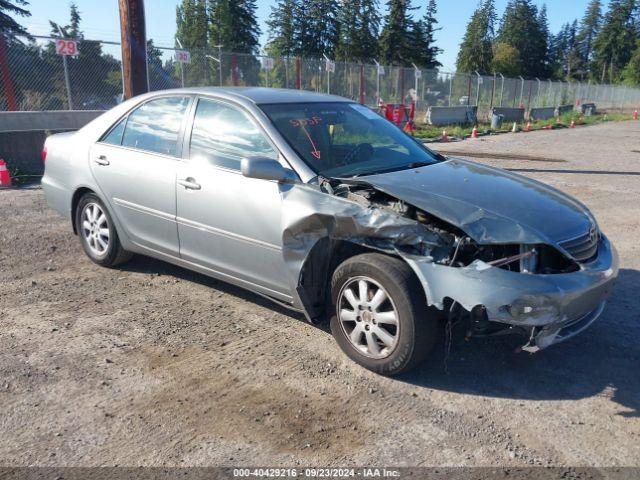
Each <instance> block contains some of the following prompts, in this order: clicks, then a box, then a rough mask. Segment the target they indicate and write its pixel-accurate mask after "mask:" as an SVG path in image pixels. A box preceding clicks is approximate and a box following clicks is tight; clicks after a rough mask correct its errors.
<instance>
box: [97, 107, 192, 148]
mask: <svg viewBox="0 0 640 480" xmlns="http://www.w3.org/2000/svg"><path fill="white" fill-rule="evenodd" d="M188 104H189V98H188V97H165V98H158V99H156V100H151V101H149V102H147V103H145V104H143V105H142V106H140V107H138V109H137V110H134V111H133V112H132V113H131V114H130V115H129V118H128V120H127V125H126V127H125V129H124V135H123V136H122V145H123V146H125V147H131V148H138V149H140V150H146V151H149V152H154V153H162V154H164V155H176V153H177V150H178V134H179V133H180V125H181V124H182V119H183V117H184V113H185V111H186V109H187V105H188ZM105 140H106V139H105Z"/></svg>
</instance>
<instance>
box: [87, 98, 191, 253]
mask: <svg viewBox="0 0 640 480" xmlns="http://www.w3.org/2000/svg"><path fill="white" fill-rule="evenodd" d="M190 102H191V98H190V97H188V96H167V97H160V98H155V99H153V100H149V101H148V102H145V103H144V104H142V105H141V106H139V107H137V108H136V109H135V110H133V111H132V112H131V113H130V114H129V115H128V116H127V117H125V118H124V119H122V120H121V121H120V122H119V123H118V124H116V125H115V126H114V127H113V128H112V129H111V131H110V132H109V133H107V135H105V136H104V137H103V138H102V139H101V141H99V142H98V143H96V144H95V145H94V146H93V147H92V149H91V153H90V155H91V158H90V163H91V171H92V172H93V175H94V177H95V179H96V181H97V183H98V185H99V187H100V189H101V190H102V192H103V194H104V197H105V198H106V199H107V201H108V202H109V203H110V205H111V208H112V209H113V211H115V213H116V216H117V218H118V219H119V220H120V223H121V224H122V227H123V228H124V229H125V231H126V234H127V236H128V237H129V238H130V239H131V240H132V241H133V242H135V243H137V244H139V245H141V246H143V247H147V248H150V249H153V250H156V251H159V252H162V253H165V254H170V255H173V256H178V250H179V247H178V231H177V226H176V170H177V165H178V164H179V163H180V162H181V160H180V156H181V151H180V145H182V141H181V135H182V132H183V131H184V123H185V121H186V118H187V115H186V113H187V110H188V107H189V105H190Z"/></svg>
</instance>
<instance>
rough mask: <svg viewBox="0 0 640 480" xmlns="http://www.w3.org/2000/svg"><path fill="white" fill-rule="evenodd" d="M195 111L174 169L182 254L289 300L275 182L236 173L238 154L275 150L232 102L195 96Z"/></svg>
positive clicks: (263, 153)
mask: <svg viewBox="0 0 640 480" xmlns="http://www.w3.org/2000/svg"><path fill="white" fill-rule="evenodd" d="M194 110H195V115H194V118H193V125H192V129H191V133H190V135H188V136H187V137H186V138H185V145H188V147H185V148H188V149H189V150H188V151H187V152H185V155H184V156H185V157H186V158H185V160H186V161H185V162H183V163H182V164H181V165H180V167H179V169H178V176H177V183H178V187H177V221H178V232H179V236H180V256H181V257H182V258H183V259H185V260H187V261H191V262H195V263H198V264H200V265H203V266H205V267H207V268H210V269H213V270H215V271H216V272H218V273H221V274H222V275H223V276H225V275H226V276H229V277H233V278H235V279H240V280H242V281H244V282H246V283H247V284H249V285H247V286H248V287H251V288H254V289H258V290H261V291H263V292H264V293H267V294H270V295H273V296H276V297H279V298H281V299H283V300H289V299H290V297H289V295H288V293H289V285H288V282H287V277H286V274H285V268H284V260H283V257H282V228H281V215H282V211H281V209H282V198H281V195H280V185H279V184H278V183H277V182H274V181H268V180H260V179H253V178H246V177H244V176H243V175H242V174H241V173H240V161H241V159H242V158H243V157H249V156H260V157H263V158H264V157H268V158H273V159H276V160H277V159H278V158H279V154H278V151H277V150H276V148H275V147H274V146H273V145H272V143H271V142H270V140H269V139H268V138H267V136H266V135H265V134H264V132H263V131H262V130H261V128H260V127H259V126H258V125H257V124H256V123H255V121H254V120H253V119H252V117H251V116H250V114H249V113H247V112H245V111H244V110H242V109H241V108H240V107H238V106H235V105H233V104H229V103H225V102H221V101H216V100H211V99H205V98H200V99H199V100H198V101H197V105H196V106H195V108H194ZM283 164H284V162H283ZM285 166H286V165H285ZM256 287H259V288H256Z"/></svg>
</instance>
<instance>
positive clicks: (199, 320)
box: [0, 122, 640, 467]
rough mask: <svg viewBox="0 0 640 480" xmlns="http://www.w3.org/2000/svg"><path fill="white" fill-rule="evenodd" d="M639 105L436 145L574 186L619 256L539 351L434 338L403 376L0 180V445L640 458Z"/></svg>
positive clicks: (295, 461)
mask: <svg viewBox="0 0 640 480" xmlns="http://www.w3.org/2000/svg"><path fill="white" fill-rule="evenodd" d="M639 139H640V122H635V123H634V122H625V123H617V124H605V125H601V126H595V127H589V128H581V129H576V130H563V131H552V132H547V131H543V132H535V133H528V134H525V133H521V134H517V135H502V136H496V137H490V138H482V139H478V140H470V141H465V142H459V143H450V144H437V145H435V146H434V148H436V149H438V150H441V151H443V152H447V151H451V152H455V153H456V155H459V156H470V158H474V159H476V160H477V161H480V162H486V163H489V164H491V165H497V166H500V167H504V168H509V169H514V170H516V171H519V172H522V173H523V174H525V175H528V176H531V177H534V178H536V179H539V180H542V181H544V182H547V183H550V184H552V185H554V186H556V187H558V188H560V189H562V190H564V191H566V192H568V193H570V194H572V195H575V196H576V197H578V198H579V199H581V200H582V201H583V202H585V203H586V204H587V205H588V206H589V207H590V208H592V210H593V211H594V213H595V214H596V216H597V218H598V219H599V221H600V224H601V226H602V228H603V230H604V231H605V232H606V233H607V234H608V235H609V236H610V238H611V239H612V240H613V242H614V243H615V245H616V246H617V248H618V250H619V252H620V256H621V263H622V269H621V273H620V279H619V283H618V285H617V287H616V291H615V294H614V296H613V298H612V299H611V301H610V304H609V306H608V308H607V310H606V312H605V315H604V316H603V318H602V319H601V320H600V321H599V322H597V323H596V324H595V325H594V326H593V327H592V328H591V329H590V330H588V331H587V332H585V333H584V334H583V335H581V336H579V337H577V338H575V339H572V340H571V341H569V342H567V343H565V344H563V345H561V346H557V347H554V348H551V349H549V350H547V351H544V352H541V353H539V354H536V355H529V354H525V353H520V354H516V353H514V349H513V342H511V341H508V340H497V339H494V340H473V341H471V342H466V343H465V342H464V341H456V342H455V343H454V345H453V348H452V352H451V357H450V358H449V360H448V369H445V363H444V341H441V342H440V343H439V345H438V347H437V348H436V350H435V351H434V353H433V355H432V356H431V358H430V359H429V361H428V363H427V364H425V365H424V366H423V367H422V368H421V369H419V370H418V371H416V372H415V373H412V374H410V375H406V376H403V377H401V378H399V379H387V378H383V377H379V376H376V375H374V374H372V373H370V372H367V371H365V370H363V369H362V368H360V367H358V366H356V365H355V364H353V363H352V362H350V361H349V360H348V359H347V358H346V357H345V356H344V355H343V354H342V353H341V352H340V351H339V349H338V347H337V346H336V345H335V344H334V342H333V340H332V338H331V336H330V334H329V333H328V331H327V328H326V327H315V326H312V325H309V324H307V323H306V322H305V321H304V319H303V318H302V317H299V316H295V315H291V314H290V313H289V312H287V311H286V310H283V309H281V308H279V307H277V306H274V305H272V304H270V303H269V302H267V301H266V300H263V299H262V298H261V297H258V296H255V295H253V294H251V293H247V292H244V291H242V290H240V289H237V288H235V287H232V286H229V285H226V284H224V283H222V282H218V281H215V280H212V279H209V278H206V277H204V276H201V275H198V274H195V273H191V272H189V271H186V270H183V269H180V268H177V267H173V266H170V265H168V264H165V263H162V262H159V261H156V260H152V259H148V258H143V257H136V258H134V260H133V261H132V262H131V263H129V264H127V265H125V266H123V267H121V268H118V269H113V270H108V269H103V268H100V267H98V266H96V265H94V264H92V263H91V262H90V261H89V260H88V259H87V258H86V257H85V256H84V254H83V253H82V250H81V248H80V245H79V243H78V241H77V238H76V237H74V236H73V234H72V233H71V231H70V227H69V225H68V223H67V221H66V220H65V219H62V218H60V217H58V216H57V215H56V214H55V213H54V212H53V211H51V210H50V209H48V207H47V206H46V204H45V202H44V199H43V195H42V191H41V190H39V189H31V190H7V191H0V245H1V250H0V286H1V289H0V319H1V323H0V327H1V328H0V405H1V410H0V431H1V432H2V433H1V435H0V464H2V465H4V466H17V465H49V466H97V465H120V466H134V465H136V466H137V465H155V466H191V465H199V466H204V465H207V466H210V465H229V466H233V465H271V466H285V465H288V466H295V465H323V466H327V465H333V466H347V465H353V466H356V465H358V466H363V465H379V466H384V465H393V466H444V465H449V466H453V465H468V466H471V465H474V466H498V465H499V466H507V467H508V466H512V467H517V466H526V465H557V466H640V418H639V409H640V375H639V373H638V372H639V371H640V322H639V320H640V295H639V292H640V142H639V141H638V140H639Z"/></svg>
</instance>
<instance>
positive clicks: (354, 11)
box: [336, 0, 380, 62]
mask: <svg viewBox="0 0 640 480" xmlns="http://www.w3.org/2000/svg"><path fill="white" fill-rule="evenodd" d="M338 23H339V32H340V35H339V38H338V45H337V47H336V58H339V59H341V60H357V61H360V62H365V61H370V60H371V59H372V58H376V54H377V50H378V31H379V29H380V15H379V13H378V5H377V0H353V1H345V2H343V3H342V6H341V8H340V10H339V12H338Z"/></svg>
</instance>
